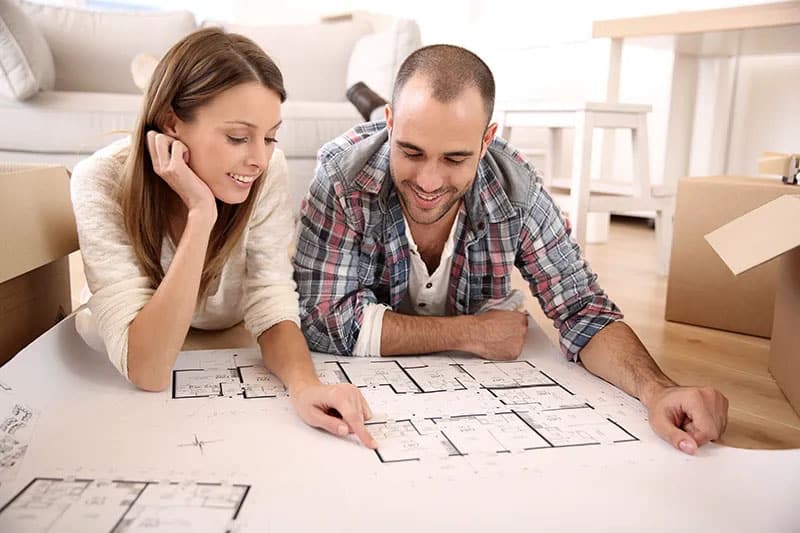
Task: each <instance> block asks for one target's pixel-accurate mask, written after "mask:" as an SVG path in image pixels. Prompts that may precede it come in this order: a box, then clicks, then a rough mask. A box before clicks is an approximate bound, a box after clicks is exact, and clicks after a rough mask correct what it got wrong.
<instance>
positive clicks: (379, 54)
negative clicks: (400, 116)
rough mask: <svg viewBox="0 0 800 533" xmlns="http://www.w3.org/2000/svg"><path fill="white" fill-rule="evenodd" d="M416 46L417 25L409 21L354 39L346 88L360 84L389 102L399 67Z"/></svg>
mask: <svg viewBox="0 0 800 533" xmlns="http://www.w3.org/2000/svg"><path fill="white" fill-rule="evenodd" d="M419 46H420V34H419V26H417V23H416V22H414V21H413V20H403V19H399V20H395V21H393V22H392V23H391V24H390V25H389V26H388V27H386V28H384V29H382V30H381V31H378V32H376V33H372V34H370V35H365V36H364V37H362V38H361V39H359V40H358V42H357V43H356V45H355V46H354V48H353V53H352V55H351V56H350V61H349V63H348V65H347V86H348V87H350V86H351V85H353V84H354V83H357V82H359V81H363V82H364V83H366V84H367V85H368V86H369V87H370V88H371V89H372V90H374V91H375V92H376V93H378V94H379V95H381V96H383V97H384V98H385V99H386V100H390V99H391V96H392V87H393V86H394V77H395V75H396V74H397V71H398V69H399V68H400V65H401V64H402V63H403V61H404V60H405V58H406V57H408V55H409V54H410V53H411V52H413V51H414V50H416V49H417V48H419Z"/></svg>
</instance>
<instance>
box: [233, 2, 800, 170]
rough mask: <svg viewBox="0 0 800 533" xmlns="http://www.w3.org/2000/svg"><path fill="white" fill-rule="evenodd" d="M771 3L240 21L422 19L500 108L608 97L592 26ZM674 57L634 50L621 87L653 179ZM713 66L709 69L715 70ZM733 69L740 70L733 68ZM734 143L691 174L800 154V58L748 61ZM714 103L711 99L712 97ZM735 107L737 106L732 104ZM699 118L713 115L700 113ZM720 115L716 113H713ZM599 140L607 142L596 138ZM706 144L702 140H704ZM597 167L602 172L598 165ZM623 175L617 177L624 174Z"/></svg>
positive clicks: (263, 10)
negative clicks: (478, 75) (637, 121)
mask: <svg viewBox="0 0 800 533" xmlns="http://www.w3.org/2000/svg"><path fill="white" fill-rule="evenodd" d="M757 3H768V2H767V1H765V0H761V1H759V0H755V1H753V0H749V1H748V0H666V1H661V2H641V1H634V0H606V1H605V2H592V3H589V2H581V1H576V0H562V1H556V2H554V1H552V0H549V1H547V2H543V1H534V2H525V1H512V0H492V1H489V0H464V1H453V0H449V1H448V0H445V1H439V2H432V1H430V0H407V1H405V2H402V3H400V2H394V1H391V2H390V1H388V0H387V1H375V0H372V1H368V0H306V1H303V2H290V1H289V0H235V1H234V2H233V8H232V13H233V15H232V16H233V19H234V21H236V22H242V23H254V24H258V23H273V24H274V23H303V22H312V21H315V20H318V19H319V17H320V16H323V15H331V14H336V13H344V12H348V11H352V10H359V9H361V10H371V11H379V12H383V13H387V14H391V15H395V16H402V17H408V18H414V19H416V20H417V21H418V23H419V25H420V29H421V32H422V39H423V43H424V44H431V43H435V42H448V43H453V44H460V45H462V46H465V47H468V48H470V49H471V50H473V51H475V52H476V53H478V54H479V55H481V57H483V58H484V60H486V61H487V63H488V64H489V65H490V67H492V70H493V71H494V73H495V77H496V79H497V87H498V100H499V101H514V100H516V101H519V100H531V99H535V100H565V99H566V100H570V99H578V100H602V99H603V97H604V95H605V84H606V69H607V65H608V42H607V41H605V40H593V39H592V38H591V25H592V21H594V20H597V19H609V18H619V17H632V16H643V15H652V14H660V13H668V12H676V11H682V10H697V9H713V8H723V7H734V6H737V5H747V4H757ZM671 64H672V56H671V55H670V54H669V53H668V52H666V51H665V50H657V49H652V48H643V47H636V46H626V47H625V49H624V51H623V71H622V79H621V86H620V98H621V100H622V101H627V102H636V103H639V102H641V103H649V104H651V105H652V106H653V113H652V114H651V116H650V137H651V139H650V140H651V158H650V159H651V166H652V172H651V174H652V176H653V181H654V182H656V183H658V182H660V181H661V179H662V176H661V170H662V168H663V165H664V161H665V158H666V157H667V154H665V153H664V149H665V146H664V144H665V139H664V134H665V131H666V123H667V111H668V109H667V106H668V102H669V81H670V79H669V72H670V69H671ZM709 69H710V70H709ZM718 69H719V65H711V66H706V67H704V70H701V74H700V75H701V79H711V78H713V77H714V76H715V75H718V74H719V72H718ZM731 72H734V71H733V70H732V71H731ZM735 84H736V90H735V92H734V101H733V104H732V105H733V110H734V112H733V121H732V126H731V136H730V138H731V144H730V148H729V150H728V151H727V158H726V157H724V152H725V151H724V150H723V151H722V153H721V154H720V153H717V152H713V153H712V152H711V151H709V153H708V154H704V153H700V154H695V157H694V158H693V159H692V162H691V168H692V169H694V170H695V171H700V170H701V169H707V168H709V161H708V160H709V158H717V159H720V158H721V159H725V160H724V161H722V160H720V161H719V164H717V165H711V166H712V167H713V166H716V167H718V168H719V169H720V170H724V171H727V172H728V173H731V174H744V175H752V174H754V173H755V172H756V164H757V159H758V155H759V154H760V153H761V151H764V150H786V151H790V150H793V151H798V150H800V141H798V139H800V121H797V120H796V119H792V118H791V111H792V110H794V112H795V113H796V110H797V104H798V97H797V94H798V91H800V55H789V56H778V57H774V56H772V57H769V56H767V57H747V58H744V59H743V60H742V61H741V62H740V65H739V68H738V75H737V76H736V80H735ZM699 97H700V99H699V100H698V101H699V102H704V103H703V105H722V103H720V102H715V98H716V95H713V94H712V95H703V94H700V95H699ZM704 98H705V100H704ZM725 105H726V106H727V105H728V103H725ZM697 113H698V119H699V120H704V117H706V116H707V115H708V113H705V114H704V109H698V110H697ZM712 115H713V114H712ZM515 137H516V138H515V139H514V142H515V143H516V144H533V145H541V144H543V142H544V141H543V139H544V137H543V135H541V133H540V132H535V131H528V132H525V131H521V132H519V133H518V134H515ZM596 138H597V139H598V140H599V136H598V137H596ZM618 139H619V140H618V147H619V148H618V149H617V153H618V158H617V164H616V165H615V170H616V172H617V173H618V174H619V175H620V176H623V177H624V176H625V175H629V172H630V170H629V169H630V166H631V165H630V160H629V158H628V157H627V150H626V146H627V143H629V140H628V139H629V137H625V136H622V134H620V136H619V137H618ZM696 143H698V144H699V145H700V146H703V145H704V144H703V143H704V140H703V139H700V138H698V139H696ZM594 167H595V169H597V168H598V167H599V164H598V161H595V165H594ZM620 176H617V177H620Z"/></svg>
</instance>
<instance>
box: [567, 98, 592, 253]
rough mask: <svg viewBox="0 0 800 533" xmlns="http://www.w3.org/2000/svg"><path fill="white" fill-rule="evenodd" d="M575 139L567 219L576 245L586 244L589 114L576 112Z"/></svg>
mask: <svg viewBox="0 0 800 533" xmlns="http://www.w3.org/2000/svg"><path fill="white" fill-rule="evenodd" d="M575 119H576V120H575V141H574V147H573V150H572V184H571V187H570V195H569V207H568V209H567V210H568V211H569V219H570V222H571V223H572V234H573V236H574V237H575V241H576V242H577V243H578V246H580V247H581V248H584V247H585V246H586V216H587V213H588V212H589V187H590V185H591V184H590V183H589V180H590V177H591V171H592V133H593V131H594V121H593V119H592V117H591V115H590V114H588V113H585V112H578V113H576V117H575Z"/></svg>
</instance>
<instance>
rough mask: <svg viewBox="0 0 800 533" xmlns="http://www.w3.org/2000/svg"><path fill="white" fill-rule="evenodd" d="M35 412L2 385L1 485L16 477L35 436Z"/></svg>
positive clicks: (0, 400)
mask: <svg viewBox="0 0 800 533" xmlns="http://www.w3.org/2000/svg"><path fill="white" fill-rule="evenodd" d="M34 417H35V414H34V410H33V408H32V407H30V406H29V405H27V404H26V403H25V402H24V401H22V400H21V399H20V398H19V397H18V396H17V395H16V394H14V391H13V390H12V389H11V387H8V386H6V385H4V384H2V383H0V483H3V482H4V481H9V480H12V479H14V478H15V477H16V473H17V471H18V470H19V464H20V462H21V461H22V460H23V459H24V457H25V453H26V452H27V450H28V443H29V441H30V439H31V435H32V434H33V422H34Z"/></svg>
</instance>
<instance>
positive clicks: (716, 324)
mask: <svg viewBox="0 0 800 533" xmlns="http://www.w3.org/2000/svg"><path fill="white" fill-rule="evenodd" d="M795 190H796V188H795V187H794V186H791V185H786V184H784V183H781V181H780V180H779V179H765V178H746V177H735V176H719V177H706V178H684V179H682V180H680V181H679V183H678V196H677V200H676V208H675V224H674V233H673V240H672V256H671V260H670V268H669V278H668V285H667V305H666V310H665V318H666V319H667V320H670V321H673V322H683V323H686V324H693V325H696V326H703V327H708V328H715V329H722V330H726V331H733V332H735V333H743V334H745V335H756V336H759V337H769V336H770V335H771V334H772V314H773V308H774V306H775V280H776V279H777V269H778V267H777V265H773V264H770V265H765V266H764V267H762V268H759V269H755V270H753V271H749V272H745V273H743V274H742V275H740V276H734V275H733V274H731V272H730V270H728V268H727V267H726V266H725V265H724V264H723V263H722V262H721V261H720V260H719V258H718V257H717V256H716V254H715V253H714V251H713V250H712V249H711V248H710V247H709V246H708V244H707V243H706V241H705V240H704V239H703V236H704V235H705V234H707V233H709V232H711V231H713V230H715V229H717V228H719V227H720V226H722V225H724V224H726V223H728V222H730V221H731V220H733V219H735V218H737V217H739V216H741V215H743V214H745V213H747V212H749V211H751V210H753V209H755V208H757V207H760V206H762V205H764V204H766V203H768V202H770V201H772V200H774V199H776V198H778V197H780V196H782V195H784V194H787V193H788V194H792V193H793V192H794V191H795Z"/></svg>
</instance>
